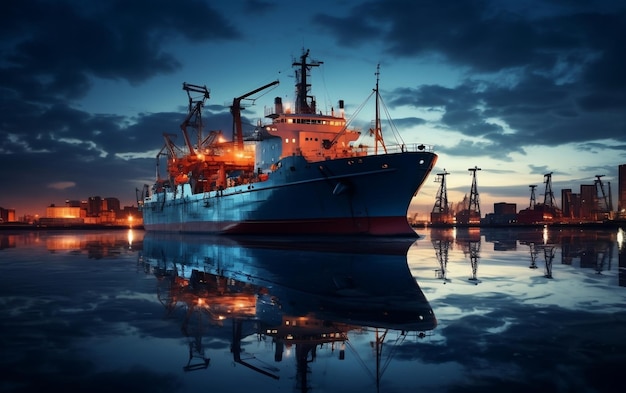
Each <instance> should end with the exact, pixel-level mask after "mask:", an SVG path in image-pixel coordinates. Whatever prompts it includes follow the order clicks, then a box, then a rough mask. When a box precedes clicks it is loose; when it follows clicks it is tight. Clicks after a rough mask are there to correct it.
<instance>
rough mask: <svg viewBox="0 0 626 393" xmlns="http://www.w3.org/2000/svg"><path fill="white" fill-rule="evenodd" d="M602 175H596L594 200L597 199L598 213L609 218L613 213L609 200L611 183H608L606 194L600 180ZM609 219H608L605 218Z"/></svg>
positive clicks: (611, 203) (611, 202)
mask: <svg viewBox="0 0 626 393" xmlns="http://www.w3.org/2000/svg"><path fill="white" fill-rule="evenodd" d="M603 177H604V175H596V180H595V182H594V183H595V186H596V198H597V199H598V205H597V209H598V213H599V214H602V215H604V216H610V215H611V212H612V211H613V201H612V200H611V183H610V182H608V183H607V185H608V193H607V191H606V190H605V189H604V183H603V182H602V178H603ZM605 218H610V217H605Z"/></svg>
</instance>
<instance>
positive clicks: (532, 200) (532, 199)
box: [528, 184, 537, 210]
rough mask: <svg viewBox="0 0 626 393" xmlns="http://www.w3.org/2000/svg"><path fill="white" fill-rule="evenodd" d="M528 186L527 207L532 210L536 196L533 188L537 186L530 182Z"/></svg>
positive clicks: (535, 202) (535, 203)
mask: <svg viewBox="0 0 626 393" xmlns="http://www.w3.org/2000/svg"><path fill="white" fill-rule="evenodd" d="M528 187H530V206H529V207H528V208H529V209H531V210H532V209H534V208H535V206H536V205H537V198H536V197H535V188H537V185H536V184H531V185H529V186H528Z"/></svg>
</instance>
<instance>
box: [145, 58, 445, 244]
mask: <svg viewBox="0 0 626 393" xmlns="http://www.w3.org/2000/svg"><path fill="white" fill-rule="evenodd" d="M321 64H322V62H320V61H316V60H312V59H311V57H310V55H309V51H308V50H307V51H305V52H303V54H302V55H301V56H300V58H299V59H296V60H294V62H293V67H294V68H295V80H296V84H295V85H296V86H295V87H296V97H295V105H294V108H293V109H292V108H291V107H289V106H288V105H283V102H282V99H281V98H280V97H277V98H275V100H274V103H273V105H272V106H270V107H266V108H265V113H264V115H265V117H266V119H267V120H266V122H264V123H261V122H260V123H259V125H258V126H257V127H256V128H255V129H254V131H253V132H252V133H251V135H247V136H244V135H243V131H242V129H243V127H242V115H241V111H242V105H241V102H242V100H246V99H249V97H251V96H253V95H254V94H256V93H259V92H261V91H263V90H265V89H269V88H270V87H273V86H275V85H277V84H278V83H279V81H273V82H271V83H268V84H266V85H264V86H262V87H259V88H257V89H255V90H253V91H251V92H248V93H246V94H243V95H241V96H239V97H236V98H234V99H233V103H232V106H231V107H230V110H231V113H232V116H233V132H232V137H231V138H226V137H225V135H224V133H223V132H222V131H210V132H205V131H204V125H203V121H202V109H203V107H204V104H205V102H206V101H207V100H208V99H209V98H210V91H209V89H208V88H206V86H201V85H192V84H188V83H184V84H183V90H185V91H186V92H187V95H188V99H189V110H188V114H187V116H186V117H185V119H184V121H183V122H182V124H181V126H180V128H181V131H182V135H183V139H184V142H185V144H184V146H181V147H179V146H177V145H176V144H175V143H174V141H173V136H172V135H170V134H164V139H165V144H164V146H163V148H162V149H161V151H160V152H159V154H158V155H157V179H156V182H155V183H154V185H152V186H151V187H149V186H144V188H143V190H141V193H138V196H137V197H138V198H137V199H138V206H139V207H140V209H141V211H142V213H143V223H144V228H145V230H146V231H148V232H150V231H164V232H177V233H211V234H292V235H293V234H299V235H309V234H327V235H373V236H412V237H415V236H417V235H416V233H415V231H414V229H413V228H412V227H411V226H410V225H409V223H408V220H407V209H408V207H409V204H410V202H411V199H412V198H413V197H414V196H415V195H416V194H417V192H418V191H419V189H420V187H421V186H422V184H423V183H424V181H425V180H426V178H427V177H428V175H429V173H430V172H431V170H432V168H433V166H434V165H435V163H436V161H437V155H436V154H435V153H434V151H433V147H432V146H429V145H425V144H418V143H415V144H405V143H403V142H402V140H401V137H400V135H399V133H398V132H397V130H395V129H393V128H392V129H391V131H389V132H392V131H395V137H396V140H395V142H394V143H393V144H391V143H389V142H388V141H386V140H385V139H389V138H387V135H386V134H387V133H388V132H387V131H385V138H384V137H383V130H382V127H381V120H380V110H381V106H382V101H381V99H380V95H379V89H378V86H379V69H377V70H376V85H375V86H376V87H375V88H374V89H373V91H372V94H371V95H370V97H369V98H372V97H374V101H375V120H374V121H373V122H372V124H371V127H370V129H369V130H368V131H367V132H365V133H363V132H361V131H360V130H359V129H357V128H355V127H353V126H351V121H349V120H348V119H347V118H346V116H345V111H344V103H343V101H342V100H340V101H339V102H338V108H337V110H335V109H334V108H331V109H330V111H329V112H330V113H322V111H320V110H318V108H317V103H316V100H315V97H314V96H313V95H312V94H311V85H310V83H309V78H310V73H311V70H312V69H313V68H315V67H318V66H320V65H321ZM368 101H369V99H368ZM361 107H363V106H361ZM357 113H358V112H357ZM368 139H369V140H371V143H369V144H366V142H365V141H366V140H368ZM161 161H166V163H167V164H166V167H167V173H166V175H164V176H162V175H161V174H160V165H161V164H160V163H161Z"/></svg>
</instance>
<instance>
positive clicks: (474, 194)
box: [468, 166, 481, 217]
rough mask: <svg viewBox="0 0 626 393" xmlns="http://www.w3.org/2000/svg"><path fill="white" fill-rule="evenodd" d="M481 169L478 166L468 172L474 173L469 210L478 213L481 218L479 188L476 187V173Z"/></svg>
mask: <svg viewBox="0 0 626 393" xmlns="http://www.w3.org/2000/svg"><path fill="white" fill-rule="evenodd" d="M480 170H481V169H480V168H479V167H477V166H475V167H474V168H469V169H468V171H470V172H472V189H471V190H470V201H469V210H470V212H471V211H474V212H476V213H478V217H480V202H479V201H478V187H477V186H476V171H480Z"/></svg>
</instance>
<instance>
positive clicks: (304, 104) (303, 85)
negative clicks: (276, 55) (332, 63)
mask: <svg viewBox="0 0 626 393" xmlns="http://www.w3.org/2000/svg"><path fill="white" fill-rule="evenodd" d="M309 51H310V49H307V50H306V52H305V53H303V54H302V56H300V62H299V63H298V62H293V64H292V65H293V66H299V67H300V70H296V80H299V82H298V83H296V113H315V99H314V98H313V96H311V95H309V91H310V89H311V84H309V83H308V82H307V80H306V79H307V75H308V72H309V69H310V68H309V67H319V66H320V65H321V64H324V62H323V61H317V60H311V62H310V63H307V62H306V58H307V57H309ZM309 98H310V99H311V101H310V104H309V100H308V99H309Z"/></svg>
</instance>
